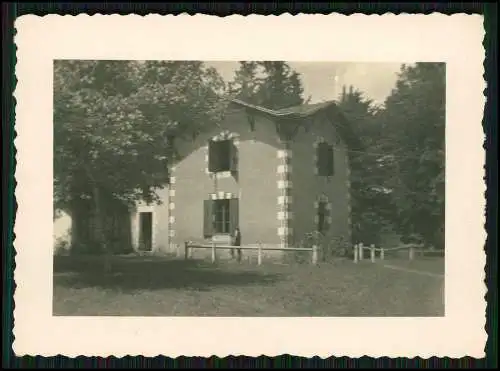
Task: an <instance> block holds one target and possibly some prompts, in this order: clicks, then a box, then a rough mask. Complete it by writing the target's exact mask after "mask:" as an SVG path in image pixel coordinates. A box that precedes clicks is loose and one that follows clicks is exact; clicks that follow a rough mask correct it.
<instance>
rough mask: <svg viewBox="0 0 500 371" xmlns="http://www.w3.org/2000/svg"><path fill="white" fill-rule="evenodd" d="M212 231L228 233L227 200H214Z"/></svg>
mask: <svg viewBox="0 0 500 371" xmlns="http://www.w3.org/2000/svg"><path fill="white" fill-rule="evenodd" d="M214 233H217V234H227V233H229V200H216V201H215V202H214Z"/></svg>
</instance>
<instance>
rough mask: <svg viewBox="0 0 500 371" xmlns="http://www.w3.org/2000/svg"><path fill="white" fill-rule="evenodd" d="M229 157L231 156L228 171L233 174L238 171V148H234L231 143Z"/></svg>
mask: <svg viewBox="0 0 500 371" xmlns="http://www.w3.org/2000/svg"><path fill="white" fill-rule="evenodd" d="M229 155H230V156H231V162H230V164H229V166H230V170H231V172H233V173H235V172H237V171H238V148H236V146H235V145H234V143H233V141H231V143H230V151H229Z"/></svg>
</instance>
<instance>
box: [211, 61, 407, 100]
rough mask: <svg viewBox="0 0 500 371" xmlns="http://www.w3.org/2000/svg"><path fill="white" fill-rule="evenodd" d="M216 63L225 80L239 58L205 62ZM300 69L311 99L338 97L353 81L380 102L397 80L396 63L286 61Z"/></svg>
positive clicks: (229, 77) (306, 94) (233, 70)
mask: <svg viewBox="0 0 500 371" xmlns="http://www.w3.org/2000/svg"><path fill="white" fill-rule="evenodd" d="M206 64H207V65H209V66H212V67H215V68H216V69H217V70H218V71H219V73H220V74H221V75H222V77H223V78H224V79H225V80H226V81H230V80H232V79H233V77H234V72H235V70H236V69H237V68H238V62H232V61H228V62H222V61H221V62H215V61H212V62H206ZM289 65H290V67H292V68H293V69H294V70H295V71H297V72H298V73H300V75H301V76H302V82H303V85H304V96H305V97H306V98H307V97H308V96H311V103H316V102H321V101H325V100H331V99H335V98H337V95H338V94H339V93H340V92H341V90H342V85H344V84H346V85H353V86H354V87H355V88H357V89H359V90H361V91H362V92H364V94H365V97H366V98H369V99H372V100H374V101H375V102H377V103H380V104H381V103H383V102H384V100H385V98H386V97H387V96H388V95H389V94H390V92H391V90H392V89H393V88H394V85H395V83H396V78H397V73H398V72H399V69H400V67H401V64H399V63H344V62H289Z"/></svg>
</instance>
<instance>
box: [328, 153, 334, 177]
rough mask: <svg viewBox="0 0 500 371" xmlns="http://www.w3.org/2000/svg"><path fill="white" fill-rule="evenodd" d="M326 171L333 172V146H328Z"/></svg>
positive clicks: (332, 173) (330, 173)
mask: <svg viewBox="0 0 500 371" xmlns="http://www.w3.org/2000/svg"><path fill="white" fill-rule="evenodd" d="M328 173H329V175H334V174H335V151H334V150H333V146H328Z"/></svg>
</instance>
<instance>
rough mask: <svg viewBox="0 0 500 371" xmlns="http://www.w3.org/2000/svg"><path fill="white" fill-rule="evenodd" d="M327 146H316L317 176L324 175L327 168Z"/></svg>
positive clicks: (323, 144)
mask: <svg viewBox="0 0 500 371" xmlns="http://www.w3.org/2000/svg"><path fill="white" fill-rule="evenodd" d="M327 146H328V145H327V144H326V143H319V144H318V175H322V176H324V175H326V168H327V162H326V160H327V156H328V154H327V152H328V150H327Z"/></svg>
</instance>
